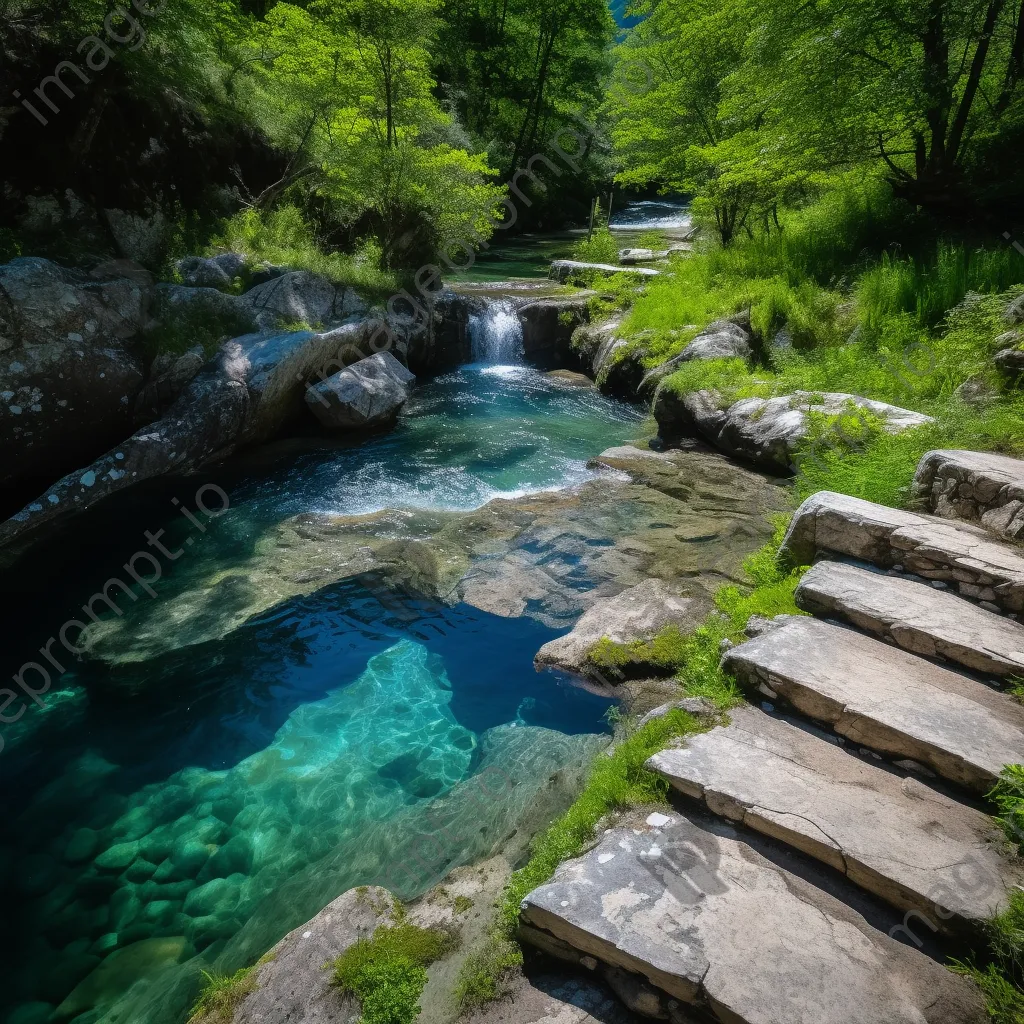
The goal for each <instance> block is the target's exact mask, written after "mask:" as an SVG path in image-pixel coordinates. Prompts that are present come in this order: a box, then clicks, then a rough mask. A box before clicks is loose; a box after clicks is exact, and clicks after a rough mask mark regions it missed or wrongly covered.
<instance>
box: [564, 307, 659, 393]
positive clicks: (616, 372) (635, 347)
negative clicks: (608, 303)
mask: <svg viewBox="0 0 1024 1024" xmlns="http://www.w3.org/2000/svg"><path fill="white" fill-rule="evenodd" d="M621 325H622V318H621V317H612V318H610V319H608V320H604V321H601V322H600V323H597V324H584V325H583V326H581V327H578V328H577V329H576V330H575V331H574V332H573V336H572V347H573V350H574V351H575V352H576V353H577V354H578V356H579V358H581V359H582V360H583V365H584V367H585V368H586V369H587V372H588V373H590V374H591V375H592V376H593V377H594V379H595V381H596V382H597V385H598V387H599V388H600V389H601V390H602V391H603V392H605V393H606V394H610V395H616V396H617V397H619V398H622V399H625V400H626V401H635V400H636V398H637V397H638V395H639V393H640V383H641V381H642V380H643V376H644V365H643V359H644V357H645V355H646V354H647V351H646V349H645V348H644V347H643V345H642V344H636V343H634V344H630V342H629V341H628V340H627V339H626V338H623V337H622V336H621V335H620V334H619V328H620V327H621Z"/></svg>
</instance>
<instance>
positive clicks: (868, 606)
mask: <svg viewBox="0 0 1024 1024" xmlns="http://www.w3.org/2000/svg"><path fill="white" fill-rule="evenodd" d="M796 603H797V605H798V606H799V607H800V608H802V609H803V610H804V611H807V612H811V613H812V614H814V615H818V616H821V617H823V618H833V619H842V620H843V621H844V622H849V623H850V624H851V625H854V626H856V627H858V629H863V630H865V631H866V632H868V633H872V634H874V635H875V636H879V637H882V638H884V639H888V640H892V641H893V642H894V643H896V644H898V645H899V646H900V647H902V648H904V649H905V650H908V651H910V652H912V653H913V654H921V655H924V656H925V657H928V658H945V659H946V660H948V661H951V662H955V663H956V664H958V665H963V666H964V667H965V668H969V669H971V670H973V671H975V672H980V673H983V674H985V675H990V676H996V677H998V678H1005V677H1007V676H1024V626H1022V625H1021V624H1020V623H1019V622H1015V621H1014V620H1013V619H1008V618H1006V616H1004V615H997V614H994V613H992V612H989V611H986V610H985V609H984V608H979V607H978V606H977V605H976V604H972V603H971V602H969V601H964V600H962V599H961V598H959V597H957V596H956V595H954V594H951V593H949V592H947V591H941V590H935V589H934V588H932V587H930V586H928V585H927V584H925V583H921V582H918V581H915V580H912V579H907V578H905V577H901V576H890V575H886V574H884V573H877V572H870V571H869V570H867V569H861V568H859V567H858V566H856V565H849V564H847V563H844V562H818V564H817V565H815V566H813V567H812V568H811V569H810V570H809V571H808V572H807V573H805V574H804V577H803V579H802V580H801V581H800V585H799V586H798V587H797V588H796Z"/></svg>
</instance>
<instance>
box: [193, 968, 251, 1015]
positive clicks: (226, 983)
mask: <svg viewBox="0 0 1024 1024" xmlns="http://www.w3.org/2000/svg"><path fill="white" fill-rule="evenodd" d="M254 972H255V967H243V968H242V969H241V970H240V971H236V972H235V973H234V974H231V975H218V974H208V973H207V972H206V971H203V978H204V979H205V984H204V986H203V990H202V992H201V993H200V996H199V999H198V1000H197V1001H196V1003H195V1005H194V1006H193V1007H192V1012H191V1013H190V1014H189V1018H188V1024H231V1022H232V1020H233V1019H234V1016H235V1010H236V1009H237V1008H238V1006H239V1005H240V1004H241V1002H242V1000H243V999H244V998H245V997H246V996H247V995H248V994H249V993H250V992H252V991H254V990H255V988H256V976H255V973H254Z"/></svg>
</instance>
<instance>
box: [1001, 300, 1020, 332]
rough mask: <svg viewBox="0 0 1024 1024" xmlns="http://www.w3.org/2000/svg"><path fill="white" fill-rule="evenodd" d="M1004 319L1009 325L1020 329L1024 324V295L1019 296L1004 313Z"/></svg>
mask: <svg viewBox="0 0 1024 1024" xmlns="http://www.w3.org/2000/svg"><path fill="white" fill-rule="evenodd" d="M1003 318H1004V319H1005V320H1006V322H1007V323H1008V324H1011V325H1013V326H1014V327H1018V326H1020V325H1021V324H1024V294H1021V295H1018V296H1017V298H1015V299H1014V300H1013V301H1012V302H1011V303H1010V304H1009V305H1008V306H1007V307H1006V310H1005V312H1004V313H1003Z"/></svg>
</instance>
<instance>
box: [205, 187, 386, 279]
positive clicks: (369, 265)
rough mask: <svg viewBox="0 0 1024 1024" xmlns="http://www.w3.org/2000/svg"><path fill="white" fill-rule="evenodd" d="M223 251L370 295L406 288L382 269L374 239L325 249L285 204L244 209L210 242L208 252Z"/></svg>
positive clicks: (303, 222)
mask: <svg viewBox="0 0 1024 1024" xmlns="http://www.w3.org/2000/svg"><path fill="white" fill-rule="evenodd" d="M219 251H220V252H237V253H240V254H242V255H245V256H247V257H248V258H249V260H250V262H251V263H253V264H255V265H260V264H269V265H271V266H284V267H290V268H292V269H295V270H309V271H312V272H313V273H315V274H320V275H321V276H323V277H326V278H328V279H329V280H332V281H334V282H336V283H337V284H341V285H349V286H351V287H353V288H355V289H356V290H357V291H359V293H360V294H361V295H362V296H363V297H364V298H367V299H373V298H378V299H385V298H387V297H389V296H391V295H393V294H395V293H396V292H397V291H399V290H400V289H401V287H402V284H401V279H400V277H399V275H397V274H395V273H394V272H389V271H382V270H380V269H379V263H380V253H379V250H377V249H375V248H374V246H373V243H372V241H371V242H369V243H367V244H365V245H364V246H363V251H362V252H357V253H356V254H355V255H353V256H346V255H343V254H342V253H338V252H326V251H325V249H324V248H323V247H321V246H320V245H318V244H317V239H316V235H315V233H314V229H313V227H312V226H311V225H310V224H309V223H308V222H307V221H306V220H305V219H304V218H303V216H302V213H301V212H300V211H299V210H298V208H296V207H295V206H291V205H287V204H286V205H282V206H279V207H277V208H276V209H274V210H271V211H269V212H267V213H262V212H261V211H259V210H255V209H246V210H242V211H241V212H239V213H237V214H235V215H234V216H233V217H231V218H230V219H228V220H227V221H225V222H224V223H223V224H222V225H221V227H220V229H219V231H218V232H217V234H216V235H214V237H213V238H212V239H211V241H210V243H209V245H208V247H207V252H208V253H209V254H210V255H214V254H215V253H217V252H219Z"/></svg>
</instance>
